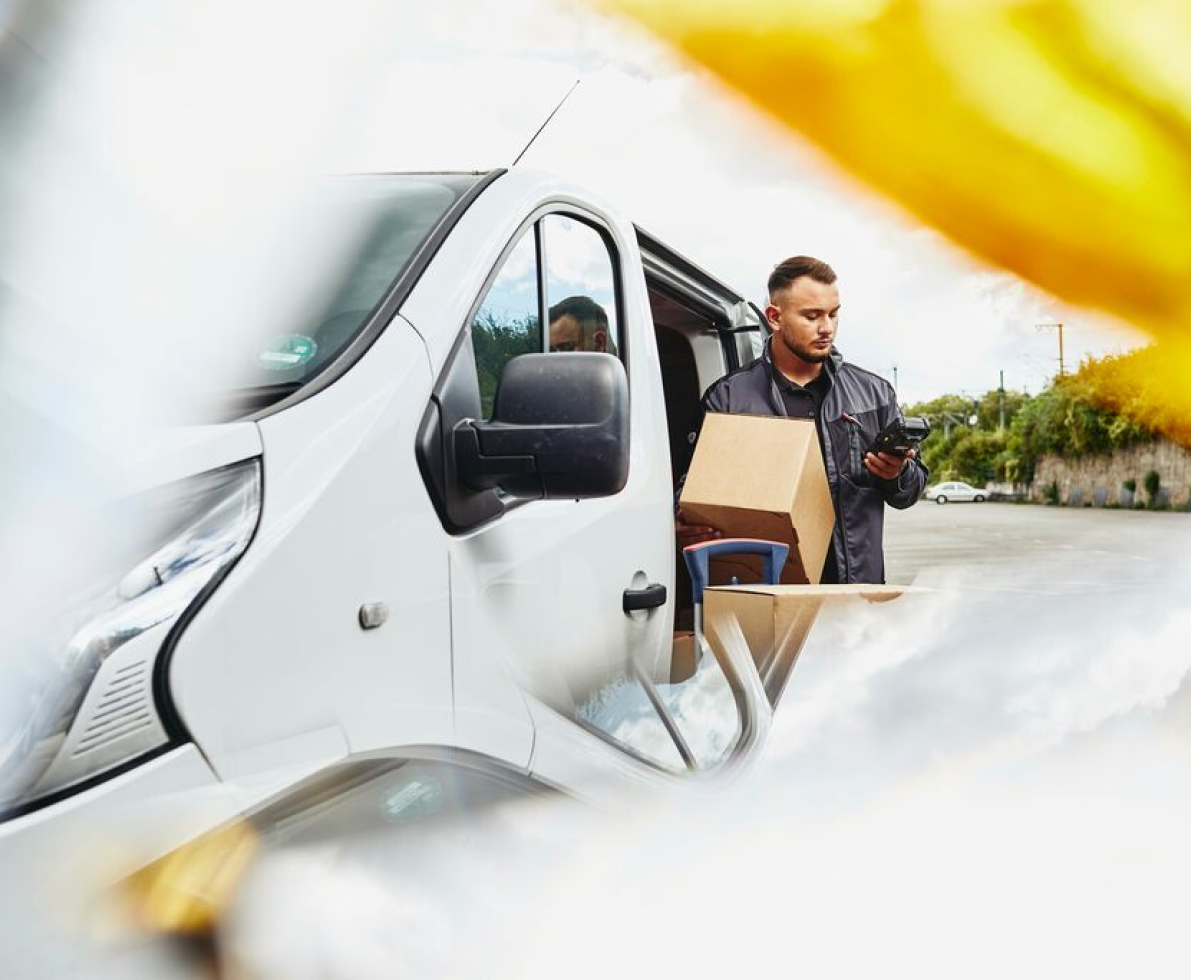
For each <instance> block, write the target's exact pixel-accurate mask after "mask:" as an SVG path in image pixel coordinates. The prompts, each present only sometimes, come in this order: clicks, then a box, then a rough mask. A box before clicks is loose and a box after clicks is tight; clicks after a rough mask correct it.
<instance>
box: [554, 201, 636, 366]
mask: <svg viewBox="0 0 1191 980" xmlns="http://www.w3.org/2000/svg"><path fill="white" fill-rule="evenodd" d="M541 227H542V235H543V242H544V246H545V255H546V303H547V305H548V306H549V313H548V322H549V326H550V349H551V350H555V351H599V352H604V353H608V354H618V353H619V350H620V336H619V327H618V324H617V320H616V280H615V277H614V276H613V272H612V256H611V255H610V254H609V252H608V246H607V245H606V244H605V242H604V239H603V236H601V235H600V233H599V232H598V231H596V230H595V228H593V227H592V226H591V225H587V224H584V223H583V222H582V221H579V220H577V219H575V218H571V217H567V216H566V215H562V214H550V215H547V216H546V217H545V218H543V219H542V221H541Z"/></svg>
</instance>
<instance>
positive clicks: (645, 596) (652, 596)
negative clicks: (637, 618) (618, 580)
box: [623, 582, 666, 613]
mask: <svg viewBox="0 0 1191 980" xmlns="http://www.w3.org/2000/svg"><path fill="white" fill-rule="evenodd" d="M665 604H666V587H665V586H664V585H659V584H658V583H657V582H653V583H651V584H649V585H647V586H645V588H643V589H625V590H624V603H623V608H624V611H625V612H627V613H630V612H636V611H637V610H638V609H656V608H657V607H658V606H664V605H665Z"/></svg>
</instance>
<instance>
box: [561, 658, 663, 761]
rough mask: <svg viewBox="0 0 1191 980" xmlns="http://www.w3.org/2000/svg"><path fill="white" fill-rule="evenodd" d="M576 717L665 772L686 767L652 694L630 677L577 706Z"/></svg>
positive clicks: (617, 680) (591, 696)
mask: <svg viewBox="0 0 1191 980" xmlns="http://www.w3.org/2000/svg"><path fill="white" fill-rule="evenodd" d="M575 717H576V719H577V720H578V721H579V722H581V723H583V724H584V725H587V726H588V727H589V728H593V729H595V730H596V731H597V732H600V733H603V734H604V735H607V736H608V737H609V738H611V739H612V740H613V741H614V742H618V743H619V744H621V745H623V746H625V747H626V748H628V749H630V750H632V751H633V752H634V753H636V754H637V755H639V756H641V757H642V758H644V759H646V760H647V761H649V762H653V763H655V764H656V765H659V766H661V767H662V768H663V769H669V770H671V771H674V772H679V771H682V770H684V769H685V768H686V767H685V765H684V764H683V761H682V756H681V755H679V753H678V748H677V747H676V746H675V744H674V740H673V739H672V738H671V737H670V733H669V732H667V731H666V726H665V725H664V724H663V722H662V719H661V717H660V716H659V715H658V713H657V711H656V709H655V708H654V706H653V702H651V701H650V699H649V695H648V694H646V692H645V689H644V688H643V687H642V686H641V684H640V683H638V682H637V681H636V680H634V679H632V678H630V677H627V676H622V677H618V678H616V679H615V680H613V681H610V682H609V683H607V684H605V685H604V686H603V687H600V688H598V689H597V690H595V691H593V692H592V693H591V694H590V695H589V696H588V697H587V698H586V699H585V700H584V701H582V702H581V703H579V704H577V705H576V706H575Z"/></svg>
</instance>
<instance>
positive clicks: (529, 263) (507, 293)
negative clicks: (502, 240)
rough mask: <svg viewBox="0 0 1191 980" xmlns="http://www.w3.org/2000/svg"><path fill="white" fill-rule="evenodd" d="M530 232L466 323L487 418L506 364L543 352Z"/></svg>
mask: <svg viewBox="0 0 1191 980" xmlns="http://www.w3.org/2000/svg"><path fill="white" fill-rule="evenodd" d="M534 234H535V232H534V229H533V228H528V229H526V231H525V232H524V233H523V234H522V235H521V239H520V241H518V242H517V244H516V245H515V246H514V247H513V250H512V251H511V252H510V253H509V254H508V256H507V257H506V258H505V260H504V264H503V265H502V266H501V268H500V271H499V272H498V273H497V274H496V278H495V279H494V280H493V282H492V285H491V286H490V287H489V288H488V292H487V293H486V294H485V295H484V300H483V302H482V303H481V304H480V308H479V309H478V310H477V311H476V315H475V317H474V319H473V320H472V324H471V342H472V347H473V349H474V350H475V355H476V370H477V372H478V373H479V379H480V408H481V414H482V416H483V418H484V419H485V421H487V420H488V419H491V418H492V403H493V400H494V399H495V397H496V386H497V384H498V383H499V382H500V376H501V373H502V372H503V371H504V369H505V365H506V364H508V363H509V361H511V360H512V359H513V358H514V357H516V356H517V355H518V354H535V353H540V352H541V351H542V350H543V349H544V345H543V341H542V325H541V320H540V319H539V315H538V257H537V247H536V245H535V239H534Z"/></svg>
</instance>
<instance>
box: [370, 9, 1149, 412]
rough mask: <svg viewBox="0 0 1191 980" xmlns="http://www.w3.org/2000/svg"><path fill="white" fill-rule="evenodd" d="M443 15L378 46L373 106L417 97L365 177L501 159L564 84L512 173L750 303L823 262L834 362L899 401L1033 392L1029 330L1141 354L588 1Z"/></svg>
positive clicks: (1053, 368)
mask: <svg viewBox="0 0 1191 980" xmlns="http://www.w3.org/2000/svg"><path fill="white" fill-rule="evenodd" d="M458 10H459V8H458V7H455V6H450V5H448V6H445V7H439V8H435V11H434V12H432V13H427V14H426V15H425V17H424V18H420V19H419V23H418V29H417V31H416V32H411V33H410V34H409V35H408V36H407V37H406V38H405V39H404V40H403V41H402V43H401V45H400V48H399V50H398V51H397V52H395V57H394V60H393V63H392V65H391V66H390V67H391V71H392V76H391V78H392V81H390V82H389V83H387V84H386V85H385V86H384V87H383V89H382V90H381V93H380V101H381V102H382V103H383V105H384V106H385V107H386V108H385V109H384V110H383V112H387V113H389V114H390V117H391V113H392V109H391V107H392V106H393V105H394V104H396V103H397V102H399V101H402V100H401V98H400V97H399V98H396V99H395V98H394V97H393V96H394V93H400V94H401V95H403V96H404V97H405V99H406V100H407V99H408V96H407V94H406V93H408V92H409V91H418V92H419V94H420V95H425V94H426V93H432V95H431V97H430V98H421V99H419V101H418V104H417V105H416V106H411V105H409V104H408V102H407V101H404V102H402V109H401V118H402V125H400V126H398V127H396V128H395V129H393V130H392V131H391V132H387V133H386V132H385V130H384V127H381V126H371V127H368V131H369V134H370V137H369V140H367V141H366V144H365V145H366V150H365V152H364V154H363V155H364V156H365V157H367V158H368V159H369V160H370V161H373V160H374V161H375V164H373V165H377V166H385V167H391V166H403V165H405V161H407V160H408V161H410V164H409V165H412V166H419V165H423V161H425V162H426V163H428V164H431V165H433V164H435V162H436V161H437V160H441V159H446V160H452V161H455V160H457V161H459V162H460V163H461V164H462V165H466V166H477V165H478V166H489V165H508V164H509V163H510V162H511V161H512V160H513V159H514V158H515V157H516V156H517V154H518V153H519V152H520V151H521V149H522V148H523V146H524V144H525V143H526V141H527V140H528V139H529V137H530V136H531V135H532V134H533V133H534V132H535V131H536V130H537V128H538V127H539V126H540V125H541V123H542V121H543V120H545V119H546V117H547V116H548V115H549V114H550V112H551V111H552V110H553V109H554V107H555V106H556V105H557V103H558V101H559V100H560V99H562V98H563V97H564V96H566V94H567V92H568V91H569V90H570V89H571V87H572V86H573V85H574V83H575V81H576V80H578V82H579V85H578V88H577V89H575V91H574V92H573V93H572V94H571V95H570V96H569V97H568V98H567V99H566V101H565V103H564V104H563V105H562V107H561V109H560V110H559V111H558V113H557V115H556V116H555V117H554V118H553V119H552V120H551V122H550V123H549V124H548V125H547V126H546V128H545V130H544V131H543V132H542V133H541V135H540V136H538V137H537V139H536V140H535V141H534V143H533V145H532V147H531V148H530V149H529V150H528V152H527V153H526V154H525V156H524V158H523V160H522V163H523V165H525V166H532V167H535V168H541V169H544V170H549V171H551V172H555V173H558V174H561V175H563V176H566V177H568V178H572V179H574V180H576V181H578V182H580V183H582V184H584V185H586V186H588V187H590V188H591V189H593V190H595V191H596V192H598V193H600V194H601V195H603V196H604V197H605V198H606V199H607V200H609V201H610V202H611V203H613V204H614V205H615V206H617V207H619V208H620V209H621V210H622V211H623V212H624V213H625V214H627V216H628V217H629V218H630V219H631V220H633V221H634V222H636V223H637V224H639V225H640V226H642V227H644V228H646V229H648V230H649V231H651V232H652V233H653V234H655V235H658V236H659V237H661V238H662V239H663V240H665V241H666V242H668V243H669V244H670V245H672V246H673V247H675V248H677V249H678V250H679V251H681V252H683V253H684V254H685V255H687V256H688V257H689V258H691V259H692V260H694V261H695V262H696V263H697V264H699V265H701V266H703V267H704V268H705V269H707V270H708V271H709V272H711V273H713V274H714V275H716V276H717V277H719V278H720V279H722V280H724V281H726V282H728V283H729V284H731V285H732V286H734V287H735V288H737V289H738V290H740V291H741V292H742V293H743V294H744V295H745V296H746V297H747V298H748V299H751V300H753V301H754V302H757V303H758V304H761V305H763V302H762V301H763V299H764V290H765V281H766V278H767V276H768V274H769V271H770V269H771V268H772V267H773V266H774V265H775V264H776V263H777V262H778V261H780V260H781V259H782V258H785V257H786V256H788V255H793V254H812V255H816V256H818V257H821V258H823V259H825V260H826V261H828V262H829V263H830V264H831V265H832V266H833V267H834V268H835V269H836V271H837V273H838V274H839V276H840V288H841V296H842V300H843V309H842V313H841V326H840V334H839V347H840V349H841V350H842V351H843V353H844V354H845V356H846V357H848V358H849V359H851V360H853V361H855V362H856V363H858V364H860V365H861V366H864V367H867V368H869V369H871V370H874V371H876V372H878V373H880V374H883V375H885V376H886V377H888V378H889V379H890V380H894V376H895V375H896V380H897V386H898V389H899V397H900V399H901V401H902V402H903V404H905V403H912V402H915V401H921V400H926V399H929V398H933V397H935V396H937V395H940V394H944V393H951V392H954V393H961V394H965V393H966V394H973V395H975V394H983V393H984V392H985V391H988V390H990V389H993V388H996V387H997V386H998V384H999V383H1000V381H1001V372H1004V385H1005V387H1006V388H1007V389H1009V390H1018V391H1023V390H1024V391H1028V392H1030V393H1036V392H1038V391H1039V390H1040V389H1041V388H1042V387H1044V386H1045V385H1046V384H1047V383H1048V382H1049V380H1050V379H1051V378H1052V377H1053V376H1054V375H1055V374H1056V373H1057V372H1058V368H1059V338H1058V331H1057V330H1056V329H1055V328H1054V327H1053V326H1051V327H1039V326H1038V325H1039V324H1055V323H1062V324H1063V348H1064V349H1063V354H1064V357H1063V360H1064V364H1065V367H1066V369H1067V370H1073V369H1074V368H1075V367H1076V366H1078V364H1079V362H1080V360H1081V359H1082V358H1083V357H1085V356H1088V355H1093V356H1100V355H1103V354H1106V353H1113V352H1119V351H1123V350H1126V349H1129V348H1131V347H1135V346H1138V345H1140V344H1142V343H1144V342H1145V337H1144V336H1143V335H1141V334H1140V333H1139V332H1137V331H1135V330H1132V329H1130V328H1128V327H1126V326H1124V325H1122V324H1120V323H1118V322H1115V321H1112V320H1110V319H1109V318H1107V317H1105V316H1102V315H1098V314H1095V313H1092V312H1089V311H1082V310H1074V309H1071V308H1069V307H1067V306H1065V305H1064V304H1061V303H1059V302H1058V301H1056V300H1055V299H1053V298H1052V297H1050V296H1048V295H1046V294H1045V293H1043V292H1041V291H1040V290H1038V289H1035V288H1033V287H1031V286H1029V285H1027V284H1026V283H1023V282H1022V281H1021V280H1019V279H1017V278H1016V277H1014V276H1012V275H1010V274H1008V273H1006V272H1003V271H1000V270H997V269H993V268H990V267H988V266H987V265H984V264H982V263H980V262H978V261H977V260H975V259H973V258H972V257H970V256H969V255H967V254H966V253H965V252H963V251H962V250H960V249H959V248H957V247H955V246H953V245H951V244H950V243H949V242H947V241H946V240H945V239H943V238H942V237H941V236H940V235H939V234H938V233H936V232H934V231H933V230H931V229H929V228H926V227H924V226H922V225H921V224H919V223H917V222H916V221H915V220H914V219H913V218H912V217H910V216H908V215H907V214H905V213H904V212H902V211H900V210H899V209H898V208H896V207H895V206H894V205H891V204H889V203H887V202H885V201H883V200H882V199H880V198H879V197H877V196H876V195H874V194H872V193H870V192H869V191H867V190H866V189H865V188H864V187H862V186H861V185H859V184H858V183H856V182H855V181H854V180H852V179H851V178H850V177H848V176H847V175H845V174H843V173H841V172H840V171H839V169H838V168H837V167H835V166H834V165H833V164H832V163H831V162H830V161H829V160H828V159H826V158H825V157H824V156H823V155H822V154H821V153H819V152H818V151H817V150H816V149H815V148H813V147H811V146H809V145H808V144H806V143H805V142H803V141H801V140H799V139H798V138H797V137H796V136H793V135H791V134H790V133H788V132H787V131H786V130H785V129H784V128H782V127H780V126H778V125H777V124H776V123H774V122H773V121H771V120H769V119H768V118H767V117H765V116H763V115H762V114H761V113H760V112H759V111H758V110H756V109H754V108H753V107H752V106H751V105H749V104H747V103H745V102H744V101H743V100H742V99H740V98H739V97H737V96H736V95H735V94H734V93H732V92H730V91H728V90H727V89H726V88H725V87H724V86H723V85H722V84H720V83H719V82H718V81H717V80H715V79H714V78H712V77H710V76H709V75H708V74H707V73H706V72H704V71H702V70H701V69H698V68H695V67H692V66H691V65H689V64H686V63H684V62H683V61H681V60H680V59H679V58H678V57H677V56H676V55H674V54H673V53H671V52H670V51H669V50H668V49H665V48H663V47H661V46H660V45H659V44H658V43H657V42H656V41H654V40H653V39H652V38H650V37H648V36H646V35H645V34H644V33H643V32H641V31H639V30H637V29H636V28H634V27H633V26H632V25H629V24H626V23H623V22H621V21H619V20H616V19H611V18H608V17H607V16H606V15H604V14H602V13H600V12H599V11H598V10H597V9H596V8H595V6H594V5H583V4H577V3H572V4H566V3H555V2H550V0H511V2H510V3H506V4H501V5H500V7H499V11H497V10H496V9H495V8H485V7H483V6H482V5H476V6H474V7H468V13H467V15H466V16H463V17H461V16H459V15H458ZM407 117H408V118H407ZM445 119H450V120H452V121H453V122H452V123H451V124H448V123H447V122H445V121H444V120H445ZM411 132H416V133H417V134H418V139H417V140H416V143H415V144H414V145H411V144H410V140H409V135H410V133H411ZM895 369H896V370H895Z"/></svg>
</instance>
